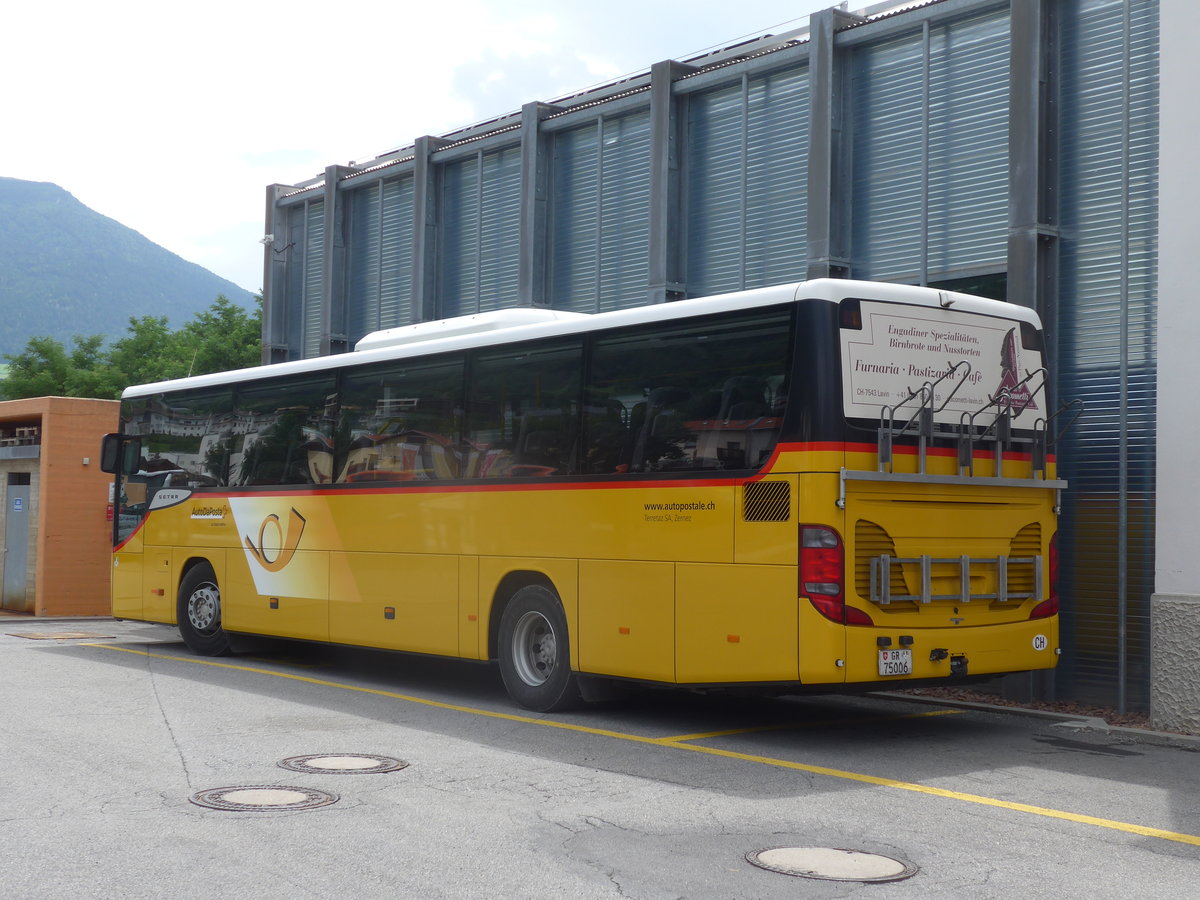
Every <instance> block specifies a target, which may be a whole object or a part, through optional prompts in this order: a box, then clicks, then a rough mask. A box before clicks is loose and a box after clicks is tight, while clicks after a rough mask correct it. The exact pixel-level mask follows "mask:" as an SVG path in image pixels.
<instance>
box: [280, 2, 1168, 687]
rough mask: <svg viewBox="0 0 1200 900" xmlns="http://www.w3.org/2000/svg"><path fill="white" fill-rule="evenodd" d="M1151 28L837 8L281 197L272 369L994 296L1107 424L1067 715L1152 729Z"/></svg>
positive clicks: (1149, 5) (959, 6) (1087, 533)
mask: <svg viewBox="0 0 1200 900" xmlns="http://www.w3.org/2000/svg"><path fill="white" fill-rule="evenodd" d="M895 5H896V6H899V5H900V4H895ZM1158 6H1159V4H1158V0H930V2H926V3H923V4H915V5H914V4H906V5H905V8H903V9H898V10H893V9H882V8H879V7H877V8H874V9H872V10H867V11H866V13H867V14H866V15H856V14H852V13H847V12H845V11H842V10H835V9H827V10H823V11H821V12H819V13H816V14H814V15H813V16H812V18H811V20H810V23H809V27H808V28H807V29H801V30H799V31H797V32H792V33H788V34H785V35H776V36H773V37H766V38H763V39H760V40H758V41H752V42H749V43H744V44H741V45H738V46H736V47H731V48H729V49H727V50H723V51H718V52H716V53H713V54H709V55H706V56H703V57H699V58H697V59H692V60H688V61H685V62H673V61H669V62H662V63H658V64H656V65H655V66H653V67H652V68H651V69H650V70H649V71H648V72H647V73H644V74H642V75H638V76H634V77H631V78H629V79H626V80H624V81H622V82H620V83H616V84H613V85H609V86H606V87H603V88H599V89H596V90H594V91H591V92H587V93H583V94H580V95H577V96H573V97H569V98H565V99H563V100H559V101H556V102H554V103H541V102H531V103H528V104H526V106H525V107H523V108H522V110H521V111H520V112H519V113H517V114H514V115H511V116H505V117H501V118H498V119H496V120H494V121H491V122H488V123H485V124H481V125H479V126H476V127H473V128H469V129H465V130H462V131H459V132H455V133H453V134H449V135H445V136H441V137H422V138H418V139H417V140H416V141H414V142H413V143H412V145H411V146H408V147H405V148H403V149H401V150H398V151H396V152H394V153H389V154H385V155H383V156H381V157H379V158H377V159H375V160H371V161H370V162H368V163H367V164H365V165H355V164H351V165H349V166H330V167H329V168H328V169H326V171H325V172H324V173H323V175H321V176H318V177H317V178H315V179H313V180H312V181H311V182H307V183H305V184H300V185H290V186H286V185H275V186H272V188H270V189H269V191H268V197H269V201H268V223H269V224H268V230H269V231H271V232H273V236H274V241H273V243H272V244H271V246H269V247H268V248H267V259H268V265H267V277H266V284H265V285H264V293H265V307H264V358H265V359H269V360H272V361H278V360H283V359H289V358H291V359H294V358H300V357H305V356H315V355H321V354H327V353H333V352H341V351H342V350H345V349H348V348H350V347H352V346H353V344H354V342H355V341H356V340H358V339H359V338H361V337H362V336H363V335H364V334H366V333H368V332H370V331H372V330H376V329H378V328H385V327H391V326H395V325H404V324H408V323H412V322H419V321H426V320H430V319H434V318H440V317H445V316H452V315H461V314H464V313H474V312H478V311H483V310H490V309H497V308H502V307H512V306H543V307H552V308H555V309H563V310H573V311H580V312H599V311H605V310H612V309H620V308H625V307H630V306H638V305H642V304H647V303H660V302H669V301H671V300H674V299H680V298H684V297H689V296H701V295H706V294H711V293H718V292H723V291H730V290H739V289H743V288H753V287H758V286H763V285H768V284H778V283H782V282H787V281H793V280H802V279H803V278H805V277H817V276H821V275H834V276H838V275H849V276H853V277H859V278H869V279H878V280H888V281H899V282H906V283H923V284H935V285H937V284H947V285H952V284H953V285H962V284H965V283H968V282H969V280H970V279H990V280H989V281H985V282H978V283H980V284H986V285H987V290H990V291H991V292H992V294H993V295H995V296H1001V297H1005V298H1006V299H1009V300H1010V301H1012V302H1017V303H1022V304H1025V305H1029V306H1033V307H1035V308H1037V309H1038V311H1039V312H1040V313H1041V314H1042V316H1043V319H1044V321H1045V322H1046V324H1047V329H1048V335H1049V339H1050V342H1051V345H1052V346H1051V352H1050V354H1049V356H1050V358H1051V359H1052V360H1053V361H1054V366H1055V368H1056V372H1055V373H1054V374H1055V382H1056V385H1057V393H1058V396H1059V397H1060V398H1062V399H1066V400H1069V399H1072V398H1076V397H1078V398H1082V399H1083V400H1084V401H1085V402H1086V403H1087V407H1088V412H1087V415H1086V418H1085V419H1084V420H1083V424H1082V425H1081V426H1077V428H1076V429H1075V430H1074V432H1073V433H1072V435H1071V436H1070V437H1069V439H1068V440H1067V441H1066V443H1064V444H1063V445H1062V446H1061V447H1059V454H1060V456H1061V457H1062V458H1063V459H1064V468H1065V473H1064V474H1065V475H1066V477H1067V478H1069V479H1070V482H1071V491H1070V492H1069V493H1068V495H1067V496H1066V499H1065V509H1064V516H1063V525H1062V528H1063V532H1062V534H1061V535H1060V540H1059V544H1060V549H1061V551H1062V579H1063V584H1062V588H1063V598H1064V617H1063V624H1064V638H1063V643H1064V648H1065V655H1064V658H1063V663H1062V665H1061V666H1060V668H1059V670H1058V675H1057V681H1056V685H1055V689H1057V690H1058V691H1059V693H1060V694H1061V695H1063V696H1074V697H1078V698H1081V699H1088V700H1091V701H1093V702H1108V703H1114V704H1117V703H1119V704H1125V703H1128V704H1129V705H1130V706H1132V707H1144V705H1145V704H1146V702H1147V696H1148V694H1147V690H1148V688H1147V685H1148V680H1149V672H1148V665H1149V657H1148V649H1147V648H1148V621H1149V620H1148V616H1149V611H1148V605H1149V597H1150V593H1151V592H1152V590H1153V576H1154V559H1153V543H1154V540H1153V538H1154V433H1155V412H1154V410H1155V387H1154V385H1155V376H1156V352H1157V351H1156V346H1155V326H1156V316H1155V309H1156V305H1157V298H1156V296H1155V291H1156V288H1155V279H1156V269H1155V260H1156V255H1157V241H1158V236H1157V232H1156V215H1157V205H1158V203H1157V196H1156V184H1157V165H1158V157H1157V128H1158V118H1157V117H1158V112H1157V92H1158V81H1157V78H1158V75H1157V71H1158V25H1157V22H1158ZM285 236H286V239H285ZM971 284H974V282H971ZM973 289H976V290H982V289H981V288H973Z"/></svg>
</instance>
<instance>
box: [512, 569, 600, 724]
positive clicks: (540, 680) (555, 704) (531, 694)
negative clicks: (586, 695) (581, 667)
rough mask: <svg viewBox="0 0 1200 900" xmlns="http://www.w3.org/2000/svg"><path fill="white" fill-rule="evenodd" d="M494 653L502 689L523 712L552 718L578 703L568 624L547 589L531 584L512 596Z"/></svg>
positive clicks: (554, 596) (556, 601)
mask: <svg viewBox="0 0 1200 900" xmlns="http://www.w3.org/2000/svg"><path fill="white" fill-rule="evenodd" d="M499 651H500V674H501V676H502V677H503V679H504V687H505V688H507V690H508V694H509V696H510V697H512V698H513V700H515V701H516V702H517V703H519V704H521V705H522V706H524V707H525V708H526V709H532V710H536V711H537V712H556V711H559V710H564V709H570V708H571V707H573V706H578V705H579V703H580V702H581V700H580V695H579V684H578V681H577V679H576V677H575V673H574V672H572V671H571V651H570V644H569V643H568V637H567V618H566V615H565V614H564V613H563V608H562V604H561V603H560V602H559V599H558V595H557V594H555V592H554V591H553V590H551V589H550V588H548V587H546V586H545V585H540V584H531V585H526V586H525V587H523V588H521V589H520V590H519V591H517V592H516V593H515V594H513V596H512V599H511V600H509V602H508V606H506V607H505V608H504V613H503V614H502V615H501V617H500V646H499Z"/></svg>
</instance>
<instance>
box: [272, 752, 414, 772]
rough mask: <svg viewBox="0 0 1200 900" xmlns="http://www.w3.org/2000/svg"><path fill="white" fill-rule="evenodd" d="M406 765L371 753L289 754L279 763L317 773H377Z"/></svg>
mask: <svg viewBox="0 0 1200 900" xmlns="http://www.w3.org/2000/svg"><path fill="white" fill-rule="evenodd" d="M407 765H408V763H406V762H405V761H404V760H402V759H394V758H392V757H390V756H375V755H374V754H372V753H326V754H314V755H312V756H290V757H288V758H287V759H285V760H282V761H281V762H280V763H279V767H280V768H281V769H289V770H291V771H292V772H306V773H312V774H318V775H378V774H380V773H381V772H395V771H397V770H399V769H403V768H405V767H406V766H407Z"/></svg>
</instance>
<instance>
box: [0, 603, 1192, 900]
mask: <svg viewBox="0 0 1200 900" xmlns="http://www.w3.org/2000/svg"><path fill="white" fill-rule="evenodd" d="M71 633H73V634H75V635H76V636H73V637H68V636H64V635H67V634H71ZM33 638H42V639H33ZM0 701H2V703H3V712H2V714H0V751H2V753H3V756H2V757H0V759H2V760H3V768H2V769H0V789H2V793H0V797H3V805H2V806H0V848H2V851H0V852H2V854H3V855H2V856H0V896H2V897H4V898H9V900H12V898H60V897H62V898H66V897H70V898H80V897H104V898H108V897H114V898H115V897H121V898H176V897H179V898H183V897H198V898H209V897H212V898H216V897H221V898H240V897H246V898H251V897H252V898H338V897H348V898H349V897H353V898H375V897H381V898H382V897H389V898H391V897H421V898H440V897H447V898H460V897H461V898H476V897H478V898H507V897H513V898H525V897H529V898H533V897H538V898H547V897H579V898H593V897H594V898H609V897H612V898H638V900H658V898H664V900H665V898H680V897H689V898H709V897H712V898H775V897H781V898H782V897H788V898H794V897H852V896H859V895H862V896H869V897H870V898H872V900H877V898H890V897H922V898H924V897H946V898H972V897H1004V898H1008V897H1024V898H1040V897H1087V898H1108V897H1112V898H1140V897H1145V898H1155V900H1162V898H1176V897H1178V898H1193V897H1196V896H1197V895H1198V894H1200V741H1196V742H1186V741H1179V742H1176V743H1174V744H1172V743H1168V742H1160V741H1158V740H1157V739H1149V740H1145V739H1139V738H1137V737H1135V736H1131V735H1130V734H1129V733H1125V732H1104V731H1097V730H1092V729H1088V728H1086V727H1082V726H1081V724H1080V723H1079V722H1074V721H1060V720H1056V719H1052V718H1033V717H1028V716H1023V715H1019V714H1013V713H1008V712H1002V711H979V710H969V709H962V708H955V707H946V706H938V705H930V704H923V703H916V702H911V701H905V700H897V699H893V698H886V697H879V696H868V697H837V696H823V697H786V698H775V699H766V698H738V697H728V696H725V697H722V696H707V697H705V696H697V695H692V694H690V693H685V692H676V691H648V692H645V693H643V694H639V695H635V696H633V697H631V698H628V699H627V700H625V701H623V702H621V703H618V704H615V705H608V706H604V707H594V708H589V709H587V710H583V711H580V712H575V713H571V714H566V715H555V716H541V715H535V714H529V713H527V712H525V711H523V710H521V709H519V708H516V707H514V706H513V705H512V704H511V703H510V702H509V700H508V698H507V696H506V695H505V694H504V692H503V689H502V687H501V685H500V681H499V676H498V673H497V672H496V671H495V670H494V669H493V668H491V667H487V666H481V665H473V664H467V663H459V662H451V661H445V660H436V659H415V658H410V657H402V656H396V655H389V654H381V653H372V652H367V651H350V650H332V649H329V648H321V647H313V646H307V645H300V644H292V643H284V642H278V643H275V642H261V644H260V645H255V646H252V647H250V648H248V649H246V650H245V651H244V652H242V653H239V654H238V655H237V656H234V657H227V658H223V659H218V660H213V659H202V658H198V657H194V656H191V655H190V654H189V653H188V651H187V650H186V649H185V648H184V647H183V645H182V644H181V643H180V642H179V641H178V636H177V634H176V632H175V631H174V630H173V629H169V628H166V627H161V626H154V625H145V624H138V623H125V622H113V621H110V620H90V621H79V620H75V621H69V622H63V621H48V620H21V619H9V618H4V619H0ZM351 754H364V755H377V756H380V757H390V758H395V759H398V760H402V761H404V762H406V763H408V765H407V767H405V768H401V769H398V770H396V771H391V772H386V773H382V774H366V773H352V774H337V773H329V772H316V773H312V772H295V771H290V770H287V769H284V768H280V767H279V765H278V764H279V762H280V761H282V760H285V759H289V758H294V757H301V756H310V755H321V756H329V755H332V756H338V755H351ZM351 759H354V757H351ZM248 787H269V788H272V789H275V790H276V791H278V790H280V789H282V790H283V791H284V792H285V793H283V794H279V793H276V794H271V795H246V794H236V793H231V794H229V795H228V796H226V795H223V794H218V795H217V796H218V797H221V796H225V798H226V799H233V798H248V799H255V797H259V796H262V797H269V798H271V801H272V802H278V801H279V799H280V798H281V797H283V798H295V797H297V796H306V797H307V796H310V791H311V792H326V793H328V794H330V795H334V796H336V798H337V799H336V802H333V803H331V804H328V805H324V806H320V807H317V808H312V809H281V808H278V807H276V808H270V807H268V808H265V809H252V810H224V809H210V808H206V807H203V806H199V805H197V804H196V803H194V802H192V798H193V797H194V796H195V795H198V794H200V793H201V792H210V791H214V790H216V789H220V788H234V789H241V788H248ZM311 796H316V795H315V794H311ZM775 847H824V848H840V849H847V850H857V851H863V852H866V853H871V854H880V855H883V856H887V857H891V858H895V859H900V860H902V861H905V862H907V863H910V864H911V866H913V867H915V868H916V870H917V871H916V873H915V874H914V875H912V876H911V877H910V878H907V879H906V880H901V881H895V882H891V883H885V884H863V883H859V882H849V883H839V882H830V881H819V880H813V879H808V878H798V877H794V876H789V875H782V874H777V873H774V872H770V871H765V870H763V869H760V868H756V867H754V866H752V865H750V864H749V863H748V862H747V861H746V859H745V857H746V854H747V853H752V852H754V851H758V850H762V849H765V848H775Z"/></svg>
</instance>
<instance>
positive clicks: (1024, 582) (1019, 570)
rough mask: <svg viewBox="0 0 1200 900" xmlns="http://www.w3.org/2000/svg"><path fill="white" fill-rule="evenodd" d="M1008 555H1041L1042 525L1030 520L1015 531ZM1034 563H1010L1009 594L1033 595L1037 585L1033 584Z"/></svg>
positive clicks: (1017, 557) (1020, 557)
mask: <svg viewBox="0 0 1200 900" xmlns="http://www.w3.org/2000/svg"><path fill="white" fill-rule="evenodd" d="M1008 555H1009V558H1010V559H1030V558H1032V557H1035V556H1041V555H1042V526H1041V523H1039V522H1030V523H1029V524H1028V525H1026V526H1025V527H1024V528H1022V529H1021V530H1020V531H1018V532H1017V533H1016V535H1015V536H1014V537H1013V539H1012V544H1011V545H1010V547H1009V551H1008ZM1035 571H1036V570H1035V569H1034V564H1033V563H1031V562H1026V563H1016V562H1013V563H1010V564H1009V567H1008V592H1009V594H1018V595H1020V594H1028V595H1030V596H1033V595H1035V594H1036V593H1037V585H1036V584H1034V573H1035Z"/></svg>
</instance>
